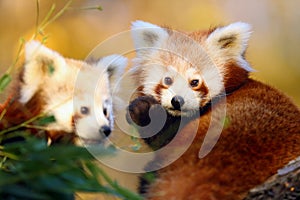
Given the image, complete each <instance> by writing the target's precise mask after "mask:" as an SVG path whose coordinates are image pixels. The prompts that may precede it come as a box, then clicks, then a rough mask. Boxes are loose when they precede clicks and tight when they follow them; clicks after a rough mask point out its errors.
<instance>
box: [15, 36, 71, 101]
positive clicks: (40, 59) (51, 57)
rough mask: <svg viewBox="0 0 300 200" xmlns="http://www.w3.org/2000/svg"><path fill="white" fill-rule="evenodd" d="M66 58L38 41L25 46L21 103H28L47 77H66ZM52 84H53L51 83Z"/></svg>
mask: <svg viewBox="0 0 300 200" xmlns="http://www.w3.org/2000/svg"><path fill="white" fill-rule="evenodd" d="M65 65H66V64H65V60H64V58H63V57H62V56H61V55H59V54H58V53H56V52H55V51H52V50H51V49H49V48H47V47H45V46H43V45H42V44H41V43H39V42H38V41H30V42H27V43H26V44H25V65H24V73H23V80H24V84H22V85H21V95H20V96H21V97H20V102H22V103H26V102H28V101H29V100H30V99H31V98H32V96H33V95H34V94H35V93H36V92H37V90H38V89H39V87H40V85H41V83H43V82H44V81H45V77H50V76H54V75H55V74H59V75H60V76H64V74H65V72H66V70H67V69H66V67H65ZM49 84H51V83H49Z"/></svg>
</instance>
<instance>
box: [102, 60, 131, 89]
mask: <svg viewBox="0 0 300 200" xmlns="http://www.w3.org/2000/svg"><path fill="white" fill-rule="evenodd" d="M127 63H128V59H127V58H125V57H124V56H121V55H117V54H113V55H110V56H106V57H103V58H102V59H100V60H99V61H98V63H97V66H101V67H104V68H105V69H106V72H107V73H108V77H109V80H110V86H111V88H112V89H114V86H115V84H116V83H117V81H118V79H119V78H121V76H122V74H123V73H124V71H125V68H126V66H127Z"/></svg>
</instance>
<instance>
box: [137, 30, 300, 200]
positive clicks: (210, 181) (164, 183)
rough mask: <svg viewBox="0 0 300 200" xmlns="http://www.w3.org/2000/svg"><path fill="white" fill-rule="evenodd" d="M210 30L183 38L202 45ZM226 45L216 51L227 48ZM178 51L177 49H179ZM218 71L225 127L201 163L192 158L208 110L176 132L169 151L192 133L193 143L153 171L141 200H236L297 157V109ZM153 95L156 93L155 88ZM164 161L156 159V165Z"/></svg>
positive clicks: (237, 74) (244, 78)
mask: <svg viewBox="0 0 300 200" xmlns="http://www.w3.org/2000/svg"><path fill="white" fill-rule="evenodd" d="M214 30H215V29H210V30H208V31H197V32H193V33H189V34H187V35H188V36H189V37H191V38H193V39H194V40H196V41H198V42H199V43H202V44H203V43H204V41H205V39H206V38H207V37H208V35H209V34H210V33H212V32H213V31H214ZM168 33H169V34H170V37H174V38H175V37H176V35H175V36H174V34H173V35H172V31H171V30H168ZM174 41H176V40H175V39H174ZM176 42H178V41H176ZM184 45H185V46H184V47H182V48H183V49H182V52H185V51H186V50H187V49H188V43H187V44H184ZM226 45H227V43H225V46H223V47H222V48H227V46H226ZM178 48H181V43H179V45H178ZM244 53H245V52H243V53H242V54H243V55H242V56H244ZM159 55H160V57H158V58H157V57H155V56H156V55H154V60H157V59H160V61H161V63H162V64H163V65H165V66H168V65H174V66H176V59H175V57H174V55H172V54H170V53H169V54H168V52H164V53H161V54H159ZM149 62H151V57H146V58H145V59H144V60H142V61H141V62H140V65H143V64H147V63H149ZM218 67H220V69H222V72H223V73H224V74H223V76H224V87H225V91H226V93H227V96H226V119H228V122H229V124H226V127H224V128H223V130H222V132H221V136H220V138H219V140H218V142H217V143H216V145H215V146H214V148H213V149H212V151H211V152H210V153H209V154H208V155H207V156H206V157H204V158H202V159H200V158H199V157H198V155H199V151H200V149H201V145H202V143H203V140H204V137H205V135H206V133H207V130H208V128H209V126H210V121H211V116H212V111H211V110H210V109H208V110H207V111H206V112H205V113H201V117H200V118H198V119H195V120H193V121H191V122H190V123H189V124H187V125H186V126H185V127H184V129H182V130H181V132H183V133H184V134H182V136H181V137H182V138H180V139H179V140H178V141H177V142H176V143H174V144H173V145H174V146H173V147H174V148H178V147H180V146H181V145H183V144H184V142H185V137H189V136H190V135H192V133H193V132H194V131H195V130H197V135H196V138H195V139H194V141H193V143H192V145H191V146H190V147H189V149H188V150H187V151H186V152H185V153H184V154H183V155H182V156H181V157H180V158H179V159H178V160H176V161H175V162H174V163H172V164H171V165H169V166H167V167H165V168H163V169H161V170H159V171H157V179H156V180H155V181H154V182H153V183H152V184H150V185H148V187H147V188H146V191H145V190H144V189H145V188H142V191H143V192H144V191H145V192H146V193H145V196H146V198H147V199H149V200H163V199H173V200H177V199H179V200H180V199H184V200H186V199H187V200H189V199H190V200H195V199H196V200H240V199H243V198H244V197H245V195H246V194H247V192H248V191H249V190H250V189H251V188H253V187H255V186H257V185H259V184H261V183H263V182H264V181H265V180H267V178H269V177H270V176H272V175H274V174H275V173H277V170H278V169H280V168H282V167H283V166H284V165H286V164H287V163H288V162H289V161H291V160H293V159H295V158H297V157H298V156H300V145H299V141H300V110H299V108H298V107H297V106H295V105H294V104H293V103H292V101H291V100H290V99H289V98H288V97H286V96H285V95H284V94H282V93H281V92H279V91H278V90H276V89H274V88H271V87H269V86H267V85H265V84H262V83H260V82H258V81H254V80H252V79H249V78H248V72H247V71H246V70H245V69H243V68H241V67H240V66H238V64H237V63H236V62H235V61H234V60H228V61H227V64H226V65H225V66H218ZM141 74H142V71H138V72H137V73H136V74H135V75H136V77H137V80H139V81H140V82H139V83H143V78H144V77H141ZM142 76H143V75H142ZM158 90H159V87H157V88H156V91H158ZM156 93H157V94H159V92H156ZM205 103H207V102H205ZM201 106H204V105H201ZM215 106H216V108H215V109H216V110H214V112H215V111H216V112H218V110H219V109H220V110H221V109H224V105H222V104H217V105H215ZM218 120H219V121H223V120H224V119H222V118H219V119H218ZM177 135H181V134H177ZM177 139H178V138H177ZM165 157H166V155H164V154H157V159H159V160H163V159H164V158H165Z"/></svg>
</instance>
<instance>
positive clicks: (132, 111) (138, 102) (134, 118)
mask: <svg viewBox="0 0 300 200" xmlns="http://www.w3.org/2000/svg"><path fill="white" fill-rule="evenodd" d="M157 104H159V102H158V101H156V99H154V98H153V97H152V96H141V97H138V98H136V99H134V100H133V101H132V102H131V103H130V104H129V106H128V110H127V116H126V119H127V122H128V123H129V124H133V123H135V124H137V125H139V126H147V125H148V124H150V121H151V119H150V117H149V110H150V108H151V106H153V105H157Z"/></svg>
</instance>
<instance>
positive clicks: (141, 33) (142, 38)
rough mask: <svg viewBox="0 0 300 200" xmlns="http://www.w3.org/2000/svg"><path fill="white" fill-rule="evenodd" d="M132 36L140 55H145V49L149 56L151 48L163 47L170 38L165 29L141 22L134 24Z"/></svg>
mask: <svg viewBox="0 0 300 200" xmlns="http://www.w3.org/2000/svg"><path fill="white" fill-rule="evenodd" d="M131 35H132V38H133V41H134V46H135V48H136V50H137V53H138V54H139V53H142V54H143V49H145V48H146V49H145V51H146V53H148V54H149V50H150V49H149V48H151V47H153V48H154V49H155V48H159V47H161V46H162V44H163V43H164V41H165V40H166V39H167V38H168V36H169V34H168V32H167V31H166V30H165V29H164V28H162V27H159V26H157V25H154V24H150V23H148V22H143V21H139V20H138V21H135V22H133V23H132V26H131ZM145 51H144V52H145Z"/></svg>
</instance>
